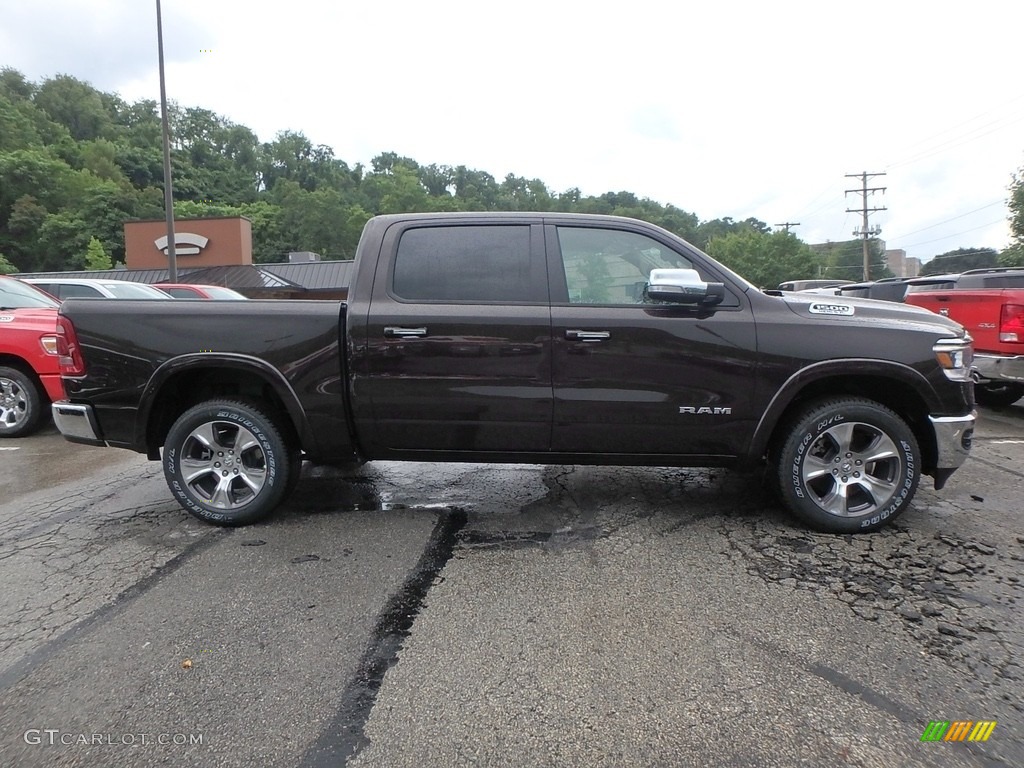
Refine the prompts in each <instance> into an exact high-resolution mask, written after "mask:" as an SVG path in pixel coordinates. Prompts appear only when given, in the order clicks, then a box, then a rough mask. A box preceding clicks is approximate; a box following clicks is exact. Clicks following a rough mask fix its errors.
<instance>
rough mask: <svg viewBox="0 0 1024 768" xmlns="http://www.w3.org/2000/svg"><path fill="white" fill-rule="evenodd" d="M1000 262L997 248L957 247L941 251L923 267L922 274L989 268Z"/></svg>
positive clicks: (940, 273)
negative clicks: (952, 249)
mask: <svg viewBox="0 0 1024 768" xmlns="http://www.w3.org/2000/svg"><path fill="white" fill-rule="evenodd" d="M998 264H999V252H998V251H996V249H995V248H957V249H956V250H955V251H946V252H945V253H940V254H939V255H938V256H936V257H935V258H933V259H932V260H931V261H929V262H928V263H927V264H924V265H923V266H922V267H921V274H922V275H942V274H945V273H947V272H964V271H966V270H968V269H987V268H989V267H995V266H997V265H998Z"/></svg>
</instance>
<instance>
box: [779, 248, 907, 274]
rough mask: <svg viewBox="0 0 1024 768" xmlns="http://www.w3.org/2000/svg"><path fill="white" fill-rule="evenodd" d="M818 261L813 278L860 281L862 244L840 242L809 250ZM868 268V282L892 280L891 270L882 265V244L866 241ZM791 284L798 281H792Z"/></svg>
mask: <svg viewBox="0 0 1024 768" xmlns="http://www.w3.org/2000/svg"><path fill="white" fill-rule="evenodd" d="M812 250H813V251H814V253H815V254H816V255H817V257H818V268H817V273H816V274H814V275H808V277H812V278H819V277H821V278H836V279H840V280H854V281H859V280H862V279H863V278H864V243H863V241H861V240H841V241H839V242H829V243H821V244H819V245H815V246H814V247H813V249H812ZM868 264H869V265H870V268H871V279H872V280H878V279H880V278H883V277H892V276H893V274H892V270H890V269H889V267H888V265H887V264H886V263H885V248H884V247H883V245H882V241H881V240H875V239H871V240H868ZM792 279H794V280H798V279H799V278H797V277H794V278H792Z"/></svg>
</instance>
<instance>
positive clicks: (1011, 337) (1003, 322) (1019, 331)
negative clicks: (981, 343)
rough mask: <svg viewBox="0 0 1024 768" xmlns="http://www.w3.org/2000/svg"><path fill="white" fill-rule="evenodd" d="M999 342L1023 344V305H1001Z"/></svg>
mask: <svg viewBox="0 0 1024 768" xmlns="http://www.w3.org/2000/svg"><path fill="white" fill-rule="evenodd" d="M999 340H1000V341H1002V342H1005V343H1008V344H1024V304H1003V311H1002V312H1001V313H1000V314H999Z"/></svg>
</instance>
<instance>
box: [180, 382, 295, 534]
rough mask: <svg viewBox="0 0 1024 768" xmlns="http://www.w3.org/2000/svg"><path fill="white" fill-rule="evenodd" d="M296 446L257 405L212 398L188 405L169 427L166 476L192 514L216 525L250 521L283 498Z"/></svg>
mask: <svg viewBox="0 0 1024 768" xmlns="http://www.w3.org/2000/svg"><path fill="white" fill-rule="evenodd" d="M294 450H295V449H290V448H289V446H288V444H287V442H286V441H285V440H284V438H282V436H281V430H280V429H279V428H278V427H277V425H276V424H275V423H274V421H273V420H272V419H270V418H268V417H267V416H266V415H264V414H263V412H261V411H260V410H259V409H258V408H257V407H256V406H254V405H251V404H249V403H244V402H237V401H232V400H214V401H209V402H205V403H200V404H199V405H197V406H195V407H193V408H190V409H189V410H187V411H185V413H183V414H182V415H181V416H180V417H179V418H178V420H177V421H176V422H174V425H173V426H172V427H171V429H170V432H168V433H167V440H166V441H165V443H164V455H163V464H164V477H165V478H166V480H167V485H168V486H169V487H170V489H171V493H173V494H174V498H175V499H176V500H177V501H178V503H179V504H181V506H182V507H184V508H185V510H186V511H187V512H189V514H192V515H194V516H195V517H198V518H199V519H200V520H205V521H206V522H209V523H213V524H214V525H226V526H234V525H247V524H249V523H254V522H256V521H257V520H261V519H263V518H264V517H266V516H267V515H269V514H270V513H271V512H273V511H274V509H275V508H276V507H277V505H278V504H279V503H280V502H281V500H282V499H283V498H284V495H285V492H286V490H287V488H288V485H289V476H290V475H291V473H292V472H293V471H294V465H295V461H294V456H293V452H294Z"/></svg>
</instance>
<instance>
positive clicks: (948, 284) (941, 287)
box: [907, 280, 956, 293]
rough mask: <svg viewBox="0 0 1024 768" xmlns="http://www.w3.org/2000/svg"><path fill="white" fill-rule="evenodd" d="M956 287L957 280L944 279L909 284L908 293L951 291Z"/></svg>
mask: <svg viewBox="0 0 1024 768" xmlns="http://www.w3.org/2000/svg"><path fill="white" fill-rule="evenodd" d="M954 288H956V281H955V280H943V281H938V282H934V283H918V284H917V285H908V286H907V293H926V292H928V291H951V290H953V289H954Z"/></svg>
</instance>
